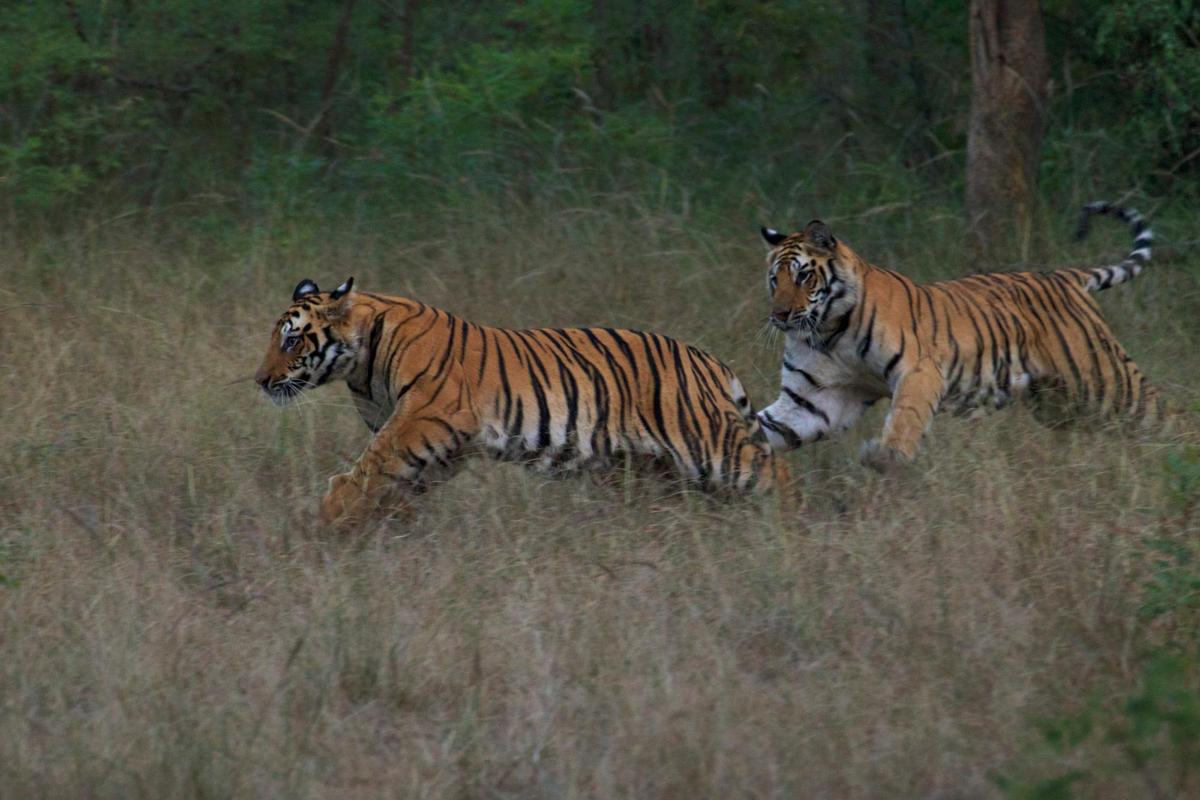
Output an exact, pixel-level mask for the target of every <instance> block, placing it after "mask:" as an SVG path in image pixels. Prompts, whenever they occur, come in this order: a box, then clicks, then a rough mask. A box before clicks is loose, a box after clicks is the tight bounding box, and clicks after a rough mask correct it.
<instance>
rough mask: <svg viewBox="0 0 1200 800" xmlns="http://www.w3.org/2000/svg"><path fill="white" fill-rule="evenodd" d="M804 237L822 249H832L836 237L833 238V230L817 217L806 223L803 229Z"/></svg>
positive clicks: (835, 242) (835, 244)
mask: <svg viewBox="0 0 1200 800" xmlns="http://www.w3.org/2000/svg"><path fill="white" fill-rule="evenodd" d="M804 238H806V239H808V241H809V242H811V243H812V244H814V245H816V246H817V247H820V248H821V249H822V250H832V249H833V248H834V247H836V246H837V239H835V238H833V231H831V230H829V226H828V225H826V224H825V223H824V222H821V220H819V219H814V220H813V221H812V222H810V223H808V226H807V227H805V229H804Z"/></svg>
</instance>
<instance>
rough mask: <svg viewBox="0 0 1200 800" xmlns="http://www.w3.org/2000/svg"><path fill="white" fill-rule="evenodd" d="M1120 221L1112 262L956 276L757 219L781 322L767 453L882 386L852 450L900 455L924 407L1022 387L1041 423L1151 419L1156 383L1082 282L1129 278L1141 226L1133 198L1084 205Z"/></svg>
mask: <svg viewBox="0 0 1200 800" xmlns="http://www.w3.org/2000/svg"><path fill="white" fill-rule="evenodd" d="M1094 214H1106V215H1109V216H1113V217H1117V218H1118V219H1121V220H1123V221H1125V222H1126V223H1128V224H1129V226H1130V228H1131V229H1132V231H1133V248H1132V250H1131V251H1130V253H1129V254H1128V255H1127V256H1126V257H1125V259H1124V260H1123V261H1121V263H1119V264H1116V265H1115V266H1109V267H1096V268H1092V269H1062V270H1056V271H1053V272H1040V273H1034V272H1017V273H998V274H978V275H969V276H967V277H964V278H959V279H957V280H950V281H944V282H940V283H933V284H929V285H924V286H922V285H917V284H916V283H914V282H913V281H911V280H909V279H908V278H906V277H905V276H903V275H901V274H899V273H896V272H893V271H892V270H890V269H884V268H882V267H877V266H874V265H872V264H868V263H867V262H866V261H864V260H862V259H861V258H860V257H859V256H858V255H857V254H856V253H855V252H854V251H853V250H851V249H850V247H848V246H847V245H846V244H845V243H844V242H841V241H839V240H838V239H836V238H835V237H834V236H833V234H832V233H831V232H830V230H829V228H828V227H827V226H826V225H825V224H824V223H822V222H820V221H819V220H814V221H813V222H810V223H809V224H808V227H806V228H805V229H804V231H803V232H801V233H793V234H790V235H784V234H781V233H779V232H777V231H774V230H771V229H769V228H763V229H762V235H763V238H764V239H766V241H767V244H768V245H770V247H771V252H770V256H769V259H768V265H769V267H768V271H767V287H768V291H769V292H770V294H771V296H772V300H773V310H772V313H771V316H770V322H771V323H772V324H774V325H775V326H776V327H778V328H780V329H782V330H784V331H786V341H787V344H786V347H785V349H784V356H783V371H782V372H783V375H782V387H781V389H780V394H779V399H778V400H776V401H775V402H774V403H773V404H771V406H770V407H768V408H766V409H764V410H763V411H761V412H759V415H758V418H759V421H760V422H761V423H762V426H763V428H764V430H765V431H766V432H767V438H768V441H769V442H770V444H771V446H772V448H773V449H774V450H776V451H777V452H779V451H783V450H787V449H790V448H794V447H798V446H800V445H801V444H802V443H804V442H812V441H816V440H818V439H820V438H822V437H824V436H825V435H826V434H829V433H837V432H840V431H842V430H845V429H846V428H848V427H849V426H850V425H852V424H853V423H854V422H855V421H856V420H857V419H858V418H859V416H861V415H862V413H863V411H864V410H865V409H866V408H868V407H869V406H871V405H872V404H873V403H875V402H876V401H877V400H879V399H881V398H884V397H891V398H892V404H891V410H890V412H889V413H888V415H887V420H886V422H885V423H884V426H883V434H882V436H880V437H879V439H876V440H872V441H870V442H867V444H866V445H865V446H864V448H863V453H862V458H863V461H864V462H865V463H867V464H868V465H871V466H874V467H876V468H883V467H885V466H887V465H888V464H889V463H892V462H894V461H909V460H911V459H912V458H913V456H914V455H915V453H916V450H917V445H918V443H919V442H920V439H921V437H922V436H923V435H924V433H925V431H926V430H927V429H928V427H929V424H930V422H931V420H932V418H933V415H934V414H935V413H936V412H938V411H939V410H941V409H946V408H948V409H951V410H953V411H955V412H957V413H969V412H972V411H983V410H988V409H990V408H1000V407H1002V406H1004V405H1006V404H1008V403H1009V401H1010V400H1012V399H1014V398H1016V397H1019V396H1022V395H1027V396H1029V397H1030V399H1032V400H1033V402H1034V412H1035V414H1036V415H1037V416H1038V418H1039V419H1040V420H1041V421H1043V422H1045V423H1047V424H1051V425H1054V424H1063V423H1066V422H1069V421H1070V420H1072V419H1075V418H1080V417H1083V416H1097V415H1103V416H1107V417H1124V418H1127V419H1132V420H1135V421H1146V422H1150V421H1153V420H1154V419H1156V418H1158V417H1160V416H1161V415H1162V414H1163V410H1164V409H1163V403H1162V400H1161V398H1160V396H1159V394H1158V392H1157V391H1156V390H1155V389H1154V388H1153V387H1152V386H1151V385H1150V384H1149V383H1147V381H1146V378H1145V377H1144V376H1143V375H1142V372H1141V370H1139V369H1138V367H1137V365H1136V364H1134V362H1133V361H1132V360H1131V359H1130V358H1129V356H1128V355H1126V353H1125V350H1124V349H1123V348H1122V347H1121V345H1120V344H1119V343H1118V342H1117V340H1116V338H1115V337H1114V336H1113V334H1112V332H1111V331H1110V330H1109V328H1108V326H1107V325H1106V324H1105V322H1104V320H1103V319H1101V317H1100V313H1099V307H1098V306H1097V304H1096V302H1095V300H1094V299H1093V298H1092V297H1091V296H1090V294H1089V293H1090V292H1094V291H1099V290H1101V289H1107V288H1109V287H1110V286H1116V285H1117V284H1119V283H1124V282H1126V281H1129V280H1132V279H1133V278H1134V277H1136V276H1137V274H1138V273H1139V272H1141V270H1142V267H1143V266H1144V265H1145V264H1146V263H1147V262H1148V261H1149V260H1150V244H1151V241H1152V240H1153V238H1154V237H1153V234H1152V233H1151V231H1150V229H1149V227H1147V225H1146V222H1145V221H1144V220H1143V219H1142V217H1141V216H1140V215H1139V214H1138V213H1137V212H1136V211H1134V210H1132V209H1127V208H1119V207H1117V206H1112V205H1109V204H1108V203H1092V204H1090V205H1088V206H1085V207H1084V209H1083V213H1082V215H1081V217H1080V223H1079V231H1078V237H1079V238H1083V237H1084V236H1086V235H1087V231H1088V224H1089V221H1090V219H1091V217H1092V215H1094Z"/></svg>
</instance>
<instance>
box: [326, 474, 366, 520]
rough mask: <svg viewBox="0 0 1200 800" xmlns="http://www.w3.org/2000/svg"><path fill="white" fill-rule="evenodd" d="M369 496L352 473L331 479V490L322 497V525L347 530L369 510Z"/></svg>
mask: <svg viewBox="0 0 1200 800" xmlns="http://www.w3.org/2000/svg"><path fill="white" fill-rule="evenodd" d="M368 505H369V504H368V503H367V496H366V494H364V493H363V490H362V489H361V488H360V487H359V485H358V483H357V482H355V480H354V477H353V476H352V475H351V474H350V473H348V472H347V473H343V474H341V475H334V476H333V477H332V478H330V479H329V490H328V491H327V492H325V496H324V497H323V498H321V510H320V511H319V512H318V519H319V520H320V522H321V524H322V525H325V526H328V527H332V528H337V529H339V530H345V529H349V528H352V527H354V526H355V525H357V524H358V523H359V522H360V521H361V520H362V518H363V517H364V516H365V514H366V512H367V511H368Z"/></svg>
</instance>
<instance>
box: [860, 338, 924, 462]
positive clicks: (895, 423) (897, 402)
mask: <svg viewBox="0 0 1200 800" xmlns="http://www.w3.org/2000/svg"><path fill="white" fill-rule="evenodd" d="M944 385H945V382H944V380H943V379H942V373H941V370H939V369H938V368H937V366H936V365H935V364H934V363H933V362H932V361H922V362H920V363H918V364H917V366H915V367H914V368H913V369H912V370H910V371H909V372H907V373H905V374H904V375H903V376H901V378H900V379H899V381H898V382H897V384H896V388H895V390H894V391H893V392H892V408H891V410H890V411H889V412H888V415H887V420H886V421H885V422H884V424H883V434H882V435H881V436H880V437H879V438H878V439H872V440H871V441H869V442H867V443H866V444H864V445H863V449H862V454H861V456H860V457H861V460H862V462H863V463H864V464H866V465H867V466H869V467H871V468H873V469H877V470H880V471H884V470H886V469H888V468H889V467H891V466H893V465H895V464H906V463H908V462H910V461H912V460H913V458H914V457H915V456H916V454H917V446H918V445H919V444H920V443H921V437H922V436H924V435H925V431H926V430H928V429H929V424H930V422H932V421H933V415H934V414H936V413H937V410H938V406H939V405H940V404H941V402H942V390H943V387H944Z"/></svg>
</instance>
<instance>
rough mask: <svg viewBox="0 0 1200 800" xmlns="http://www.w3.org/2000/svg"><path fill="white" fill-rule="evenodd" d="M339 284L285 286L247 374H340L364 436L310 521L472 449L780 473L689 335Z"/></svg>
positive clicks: (685, 471) (285, 390)
mask: <svg viewBox="0 0 1200 800" xmlns="http://www.w3.org/2000/svg"><path fill="white" fill-rule="evenodd" d="M353 285H354V279H353V278H350V279H349V280H347V281H345V282H344V283H342V284H341V285H340V286H338V287H337V288H336V289H334V290H333V291H331V292H323V291H321V290H320V289H319V288H318V286H317V284H316V283H314V282H313V281H311V280H307V279H306V280H303V281H301V282H300V283H299V284H297V286H296V288H295V290H294V291H293V293H292V303H291V305H290V306H289V307H288V309H287V310H286V311H284V312H283V315H282V316H281V317H280V318H279V319H278V321H277V322H276V323H275V325H274V327H273V329H272V331H271V334H270V343H269V345H268V348H267V353H266V356H265V357H264V358H263V361H262V365H261V366H260V367H259V368H258V370H257V372H256V374H255V380H256V381H257V383H258V385H259V386H260V387H261V388H262V390H263V391H265V392H266V394H267V395H268V396H269V397H270V398H271V399H272V400H273V401H275V402H276V403H279V404H285V403H287V402H288V401H290V400H293V399H294V398H296V397H297V396H299V395H300V394H301V393H302V392H304V391H306V390H308V389H311V388H314V387H317V386H321V385H323V384H326V383H328V382H330V381H345V382H346V385H347V386H348V387H349V390H350V394H351V396H352V397H353V400H354V404H355V408H356V410H357V411H358V414H359V416H360V417H361V418H362V420H363V422H365V423H366V425H367V427H368V428H369V429H370V430H371V432H372V433H373V434H374V438H373V439H372V440H371V442H370V444H369V445H368V446H367V448H366V450H365V451H364V452H363V453H362V455H361V456H360V457H359V459H358V460H357V462H356V463H355V464H354V465H353V467H352V468H351V469H350V470H349V471H348V472H345V473H343V474H339V475H335V476H333V477H332V478H331V479H330V482H329V488H328V491H327V492H326V493H325V495H324V497H323V499H322V501H321V504H320V510H319V520H320V522H322V523H326V524H330V525H335V526H339V527H349V526H353V525H355V524H357V523H361V522H362V521H364V520H365V519H366V518H368V517H369V516H370V515H371V514H372V513H373V512H374V510H376V509H377V507H378V506H379V505H380V504H381V503H382V502H383V501H384V500H385V499H389V503H391V504H392V505H393V507H396V508H401V509H402V508H405V507H407V506H408V505H410V500H411V498H412V497H413V496H414V495H416V494H418V493H421V492H423V491H424V490H425V489H427V488H428V487H430V486H431V485H432V484H434V483H436V482H441V481H444V480H446V479H448V478H449V477H450V476H451V475H453V474H454V472H455V471H457V470H458V469H459V468H460V467H461V466H462V465H463V463H464V462H465V461H466V460H467V459H468V458H469V457H471V456H479V455H484V456H486V455H490V456H492V457H493V458H495V459H499V460H503V461H516V462H522V463H525V464H526V465H528V466H532V467H535V468H539V469H541V470H544V471H549V472H552V473H556V474H562V473H568V472H572V471H580V470H607V471H608V472H609V474H610V475H611V474H614V473H615V469H616V468H617V467H619V466H621V465H622V464H626V463H631V464H634V465H637V466H642V467H648V466H652V467H653V469H654V470H656V471H658V472H663V471H666V472H669V473H673V474H674V475H676V476H678V477H680V478H682V479H683V481H684V482H685V483H688V484H691V485H693V486H696V487H699V488H701V489H704V490H708V491H711V492H717V493H721V492H728V493H732V494H741V495H746V494H756V493H761V492H764V491H766V490H769V489H771V488H773V487H774V486H776V485H778V484H780V483H782V482H784V481H786V480H787V470H786V467H784V466H783V465H782V462H780V461H777V460H776V459H774V458H773V454H772V452H771V449H770V447H769V446H768V445H767V443H766V437H765V436H764V435H763V432H762V430H761V428H760V426H759V424H758V420H757V418H756V416H755V413H754V409H753V407H752V405H751V402H750V399H749V397H748V396H747V394H746V390H745V389H744V388H743V385H742V382H741V381H740V380H739V379H738V377H737V376H736V375H735V374H734V373H733V372H732V371H731V370H730V368H729V367H727V366H725V364H723V363H722V362H721V361H719V360H718V359H716V358H715V357H713V356H711V355H709V354H708V353H706V352H704V351H702V350H700V349H698V348H696V347H693V346H691V345H687V344H684V343H681V342H679V341H677V340H675V339H672V338H670V337H668V336H663V335H660V334H656V333H646V332H642V331H638V330H627V329H616V328H604V327H596V328H540V329H509V328H498V327H490V326H487V325H479V324H476V323H472V322H468V321H467V320H465V319H461V318H460V317H458V316H455V315H454V314H451V313H449V312H447V311H443V310H441V309H438V308H434V307H432V306H428V305H426V304H424V303H422V302H419V301H417V300H412V299H408V298H405V297H394V296H388V295H383V294H376V293H373V292H364V291H357V290H354V288H353ZM663 467H665V468H666V469H665V470H664V469H662V468H663ZM388 495H392V497H391V498H388ZM393 500H394V501H395V502H394V503H392V501H393Z"/></svg>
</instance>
